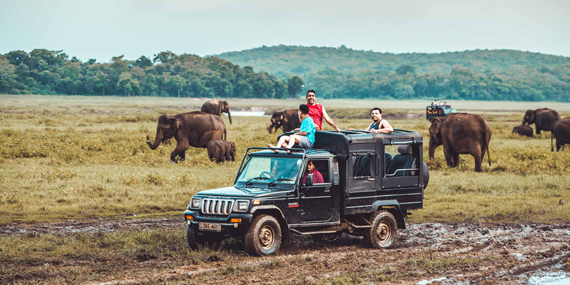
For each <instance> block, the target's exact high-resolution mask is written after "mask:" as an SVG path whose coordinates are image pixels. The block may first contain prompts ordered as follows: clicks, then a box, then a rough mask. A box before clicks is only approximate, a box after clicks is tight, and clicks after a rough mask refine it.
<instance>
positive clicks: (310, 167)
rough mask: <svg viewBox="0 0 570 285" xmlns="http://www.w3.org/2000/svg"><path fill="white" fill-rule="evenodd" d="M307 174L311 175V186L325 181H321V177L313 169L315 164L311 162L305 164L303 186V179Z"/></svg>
mask: <svg viewBox="0 0 570 285" xmlns="http://www.w3.org/2000/svg"><path fill="white" fill-rule="evenodd" d="M309 174H313V184H315V183H325V180H324V179H323V175H322V174H321V173H320V172H319V171H318V170H316V169H315V164H313V162H312V161H309V162H308V163H307V171H306V172H305V176H303V184H305V179H306V178H307V175H309Z"/></svg>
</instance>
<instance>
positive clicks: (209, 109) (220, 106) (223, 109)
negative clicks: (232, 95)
mask: <svg viewBox="0 0 570 285" xmlns="http://www.w3.org/2000/svg"><path fill="white" fill-rule="evenodd" d="M200 111H202V112H204V113H208V114H212V115H216V116H222V113H226V114H228V118H229V119H230V124H231V123H232V114H231V112H230V104H229V103H228V101H222V100H210V101H206V102H204V104H202V109H201V110H200Z"/></svg>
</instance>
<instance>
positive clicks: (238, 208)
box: [234, 200, 249, 212]
mask: <svg viewBox="0 0 570 285" xmlns="http://www.w3.org/2000/svg"><path fill="white" fill-rule="evenodd" d="M248 207H249V201H247V200H237V201H236V204H235V206H234V212H247V208H248Z"/></svg>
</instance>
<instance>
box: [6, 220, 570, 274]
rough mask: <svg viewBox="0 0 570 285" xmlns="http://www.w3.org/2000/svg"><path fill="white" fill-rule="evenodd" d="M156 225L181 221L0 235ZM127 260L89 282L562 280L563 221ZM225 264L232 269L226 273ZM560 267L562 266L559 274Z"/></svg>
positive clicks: (569, 267)
mask: <svg viewBox="0 0 570 285" xmlns="http://www.w3.org/2000/svg"><path fill="white" fill-rule="evenodd" d="M157 227H161V228H172V229H176V228H180V230H181V231H183V227H184V224H183V222H182V221H181V220H180V219H156V220H118V221H107V220H95V221H89V222H72V221H71V222H66V223H58V224H43V225H29V226H26V225H24V226H22V225H20V226H3V227H0V234H4V235H6V234H8V235H10V234H18V233H26V232H34V231H37V232H42V233H58V234H63V235H66V234H73V233H77V232H97V231H117V230H124V229H146V228H157ZM228 246H230V245H225V247H228ZM156 262H159V261H156ZM160 262H164V261H160ZM133 266H134V267H137V270H134V271H129V274H128V275H127V276H129V277H128V278H126V277H124V276H125V275H124V274H120V275H118V276H109V278H108V279H106V280H99V281H98V282H94V283H92V284H101V283H107V282H110V283H107V284H115V283H121V284H136V283H141V282H149V281H150V282H151V283H155V282H158V281H160V282H163V281H165V280H166V281H171V282H174V283H178V282H180V283H187V282H188V281H195V282H198V283H207V284H247V283H279V284H281V283H288V282H289V283H305V284H313V283H320V282H323V281H325V282H331V281H332V280H334V279H335V278H343V276H345V277H346V278H348V279H347V280H350V278H353V281H354V278H356V280H357V281H358V280H360V281H363V282H366V283H379V282H382V281H388V283H391V284H428V283H426V282H430V281H433V282H431V283H429V284H496V283H501V284H503V283H508V284H527V283H528V282H529V277H531V276H537V275H541V274H543V273H545V272H558V273H559V275H560V274H562V276H564V274H565V276H566V277H565V278H566V279H564V280H568V281H569V282H570V279H569V276H570V274H569V273H568V272H569V271H570V225H516V224H514V225H488V224H485V225H481V224H434V223H426V224H410V225H408V229H406V230H401V231H400V232H399V242H398V244H397V245H396V247H395V248H392V249H387V250H375V249H369V248H366V247H364V246H362V242H361V239H360V238H358V237H352V236H349V235H341V236H336V237H334V238H332V239H328V240H324V241H322V242H314V241H313V240H312V239H311V238H307V237H298V236H294V238H293V239H292V241H291V242H290V243H289V244H288V245H287V246H286V247H284V248H283V249H282V250H281V251H280V253H279V254H277V255H275V256H270V257H261V258H260V257H247V258H246V259H245V262H242V263H240V264H235V262H233V263H232V262H229V261H219V262H213V263H207V264H199V265H195V266H194V265H188V266H183V267H179V268H176V269H174V270H166V271H163V272H160V273H158V274H152V275H150V274H145V273H144V270H141V269H144V268H145V267H149V266H156V264H153V263H152V262H150V263H149V262H142V263H140V264H133ZM228 268H229V269H231V270H230V271H231V272H229V273H228ZM562 271H565V272H566V273H560V272H562ZM216 272H219V274H218V273H216ZM124 273H126V272H124ZM355 276H356V277H355ZM533 278H534V277H533ZM532 280H533V279H531V281H532ZM348 282H349V283H350V281H348ZM418 282H419V283H418ZM530 283H532V282H530ZM560 284H563V283H560Z"/></svg>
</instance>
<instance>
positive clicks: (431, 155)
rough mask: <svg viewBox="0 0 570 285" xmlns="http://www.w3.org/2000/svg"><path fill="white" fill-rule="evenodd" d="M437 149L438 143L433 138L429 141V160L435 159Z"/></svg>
mask: <svg viewBox="0 0 570 285" xmlns="http://www.w3.org/2000/svg"><path fill="white" fill-rule="evenodd" d="M436 148H437V143H436V142H435V139H434V138H433V137H431V138H430V139H429V159H433V158H434V156H435V149H436Z"/></svg>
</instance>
